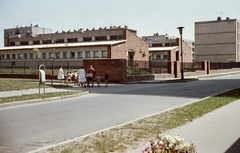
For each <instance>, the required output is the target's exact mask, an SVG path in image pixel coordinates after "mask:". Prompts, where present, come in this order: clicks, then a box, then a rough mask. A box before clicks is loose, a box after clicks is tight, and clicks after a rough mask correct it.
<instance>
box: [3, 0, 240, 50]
mask: <svg viewBox="0 0 240 153" xmlns="http://www.w3.org/2000/svg"><path fill="white" fill-rule="evenodd" d="M0 2H1V3H0V14H1V15H0V19H1V20H0V47H3V46H4V29H9V28H15V27H16V26H17V25H18V26H30V25H31V24H32V25H36V24H38V26H39V27H44V28H50V29H52V30H53V32H56V31H62V30H64V31H68V30H70V31H73V30H74V29H76V30H78V29H80V28H83V29H87V28H88V29H92V28H96V29H98V28H99V27H110V26H122V27H123V26H124V25H127V26H128V28H129V29H134V30H137V35H138V36H139V37H142V36H152V35H153V34H154V33H159V34H160V35H165V34H168V35H169V36H173V37H180V36H179V31H178V29H177V27H179V26H183V27H184V29H183V35H182V37H183V39H188V40H192V41H194V23H195V22H200V21H211V20H216V19H217V17H218V16H220V17H222V19H225V18H226V17H229V18H230V19H238V20H240V9H239V7H240V0H0Z"/></svg>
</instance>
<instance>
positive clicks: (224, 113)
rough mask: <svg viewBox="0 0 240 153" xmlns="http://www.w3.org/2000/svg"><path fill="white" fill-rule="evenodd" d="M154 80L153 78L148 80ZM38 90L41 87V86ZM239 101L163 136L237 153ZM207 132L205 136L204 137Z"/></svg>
mask: <svg viewBox="0 0 240 153" xmlns="http://www.w3.org/2000/svg"><path fill="white" fill-rule="evenodd" d="M148 82H156V81H148ZM70 89H71V90H81V89H83V88H79V87H77V86H74V87H73V88H46V89H45V92H57V91H66V90H70ZM40 91H41V93H42V92H43V88H41V90H40ZM34 93H39V89H29V90H20V91H7V92H0V97H9V96H14V95H22V94H34ZM239 109H240V100H237V101H235V102H232V103H230V104H228V105H226V106H224V107H222V108H219V109H216V110H215V111H213V112H210V113H208V114H205V115H204V116H202V117H200V118H197V119H195V120H193V121H192V122H190V123H188V124H186V125H183V126H181V127H178V128H176V129H172V130H170V131H167V132H166V133H164V134H162V135H171V136H176V135H179V136H180V137H182V138H184V142H189V143H191V142H193V143H194V144H195V146H196V148H197V152H198V153H239V152H240V111H239ZM206 135H207V137H206ZM147 146H149V143H148V142H146V144H145V145H144V146H142V147H140V148H138V149H137V150H133V151H128V152H131V153H141V150H143V149H144V148H146V147H147Z"/></svg>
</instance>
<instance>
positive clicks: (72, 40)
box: [67, 38, 78, 43]
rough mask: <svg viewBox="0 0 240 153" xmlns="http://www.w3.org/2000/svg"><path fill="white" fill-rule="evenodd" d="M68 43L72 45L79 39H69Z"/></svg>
mask: <svg viewBox="0 0 240 153" xmlns="http://www.w3.org/2000/svg"><path fill="white" fill-rule="evenodd" d="M67 41H68V42H69V43H71V42H78V39H77V38H69V39H67Z"/></svg>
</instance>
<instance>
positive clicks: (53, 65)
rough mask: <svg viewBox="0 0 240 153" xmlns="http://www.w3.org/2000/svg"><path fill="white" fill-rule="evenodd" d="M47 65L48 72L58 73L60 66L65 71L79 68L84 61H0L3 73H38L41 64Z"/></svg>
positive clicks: (0, 68)
mask: <svg viewBox="0 0 240 153" xmlns="http://www.w3.org/2000/svg"><path fill="white" fill-rule="evenodd" d="M41 64H43V65H45V67H46V70H47V72H46V74H52V71H53V72H54V73H53V75H57V74H58V67H59V66H62V67H63V70H65V71H74V70H78V69H79V68H80V66H81V65H82V64H83V63H82V61H51V60H49V61H0V73H1V74H9V73H13V74H14V73H15V74H37V73H38V68H39V65H41Z"/></svg>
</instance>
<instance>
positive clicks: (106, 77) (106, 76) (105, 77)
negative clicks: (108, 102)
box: [104, 71, 109, 87]
mask: <svg viewBox="0 0 240 153" xmlns="http://www.w3.org/2000/svg"><path fill="white" fill-rule="evenodd" d="M108 78H109V74H108V71H107V72H106V73H105V75H104V79H105V87H107V86H108Z"/></svg>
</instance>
